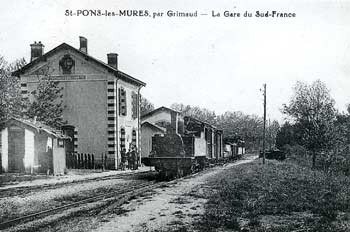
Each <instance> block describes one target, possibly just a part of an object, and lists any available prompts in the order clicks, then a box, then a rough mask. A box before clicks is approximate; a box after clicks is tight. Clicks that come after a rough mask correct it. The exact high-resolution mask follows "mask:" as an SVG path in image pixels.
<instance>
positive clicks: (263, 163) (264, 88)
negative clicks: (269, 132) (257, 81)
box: [263, 84, 266, 164]
mask: <svg viewBox="0 0 350 232" xmlns="http://www.w3.org/2000/svg"><path fill="white" fill-rule="evenodd" d="M263 94H264V131H263V164H265V131H266V84H264V93H263Z"/></svg>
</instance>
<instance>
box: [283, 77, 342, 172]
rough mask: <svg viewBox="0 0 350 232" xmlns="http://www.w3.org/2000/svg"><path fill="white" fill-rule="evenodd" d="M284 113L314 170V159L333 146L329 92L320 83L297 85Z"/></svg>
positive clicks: (332, 110)
mask: <svg viewBox="0 0 350 232" xmlns="http://www.w3.org/2000/svg"><path fill="white" fill-rule="evenodd" d="M283 113H285V114H287V115H288V116H290V117H291V118H292V119H293V120H294V122H295V124H296V126H297V128H298V130H299V132H300V135H301V143H302V145H303V146H304V147H305V148H307V149H308V150H309V151H310V152H311V154H312V164H313V166H315V162H316V155H317V154H318V153H319V152H321V151H327V150H328V149H330V148H331V147H332V146H333V145H334V122H335V119H336V110H335V108H334V100H333V99H332V98H331V96H330V91H329V90H328V89H327V87H326V85H325V84H324V83H322V82H321V81H320V80H316V81H315V82H313V83H312V84H311V85H308V84H306V83H303V82H297V84H296V85H295V88H294V96H293V97H292V99H291V100H290V102H289V104H288V105H283Z"/></svg>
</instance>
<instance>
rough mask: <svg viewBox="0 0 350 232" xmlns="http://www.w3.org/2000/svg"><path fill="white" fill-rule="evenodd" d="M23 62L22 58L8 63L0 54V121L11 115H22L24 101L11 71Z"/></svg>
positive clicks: (23, 63) (17, 81) (24, 62)
mask: <svg viewBox="0 0 350 232" xmlns="http://www.w3.org/2000/svg"><path fill="white" fill-rule="evenodd" d="M25 64H26V61H25V60H24V58H22V59H19V60H16V61H15V62H13V63H8V62H7V61H6V60H5V59H4V58H3V57H2V56H0V122H1V121H4V120H6V119H8V118H9V117H12V116H15V117H19V116H22V113H23V108H24V107H25V102H24V100H23V99H22V96H21V93H20V83H19V79H18V78H17V77H14V76H11V73H12V72H13V71H15V70H17V69H19V68H21V67H23V66H24V65H25Z"/></svg>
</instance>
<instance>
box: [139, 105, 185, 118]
mask: <svg viewBox="0 0 350 232" xmlns="http://www.w3.org/2000/svg"><path fill="white" fill-rule="evenodd" d="M159 111H168V112H176V113H178V114H181V112H180V111H177V110H174V109H170V108H168V107H165V106H161V107H159V108H157V109H155V110H152V111H151V112H148V113H147V114H144V115H142V116H141V119H143V118H146V117H149V116H151V115H153V114H155V113H158V112H159Z"/></svg>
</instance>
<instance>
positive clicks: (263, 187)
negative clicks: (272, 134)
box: [198, 161, 350, 232]
mask: <svg viewBox="0 0 350 232" xmlns="http://www.w3.org/2000/svg"><path fill="white" fill-rule="evenodd" d="M208 185H209V186H210V189H211V191H208V190H207V193H206V195H207V196H208V198H209V200H208V202H207V204H206V206H205V214H204V216H203V217H202V219H201V221H200V222H199V223H198V227H199V228H200V231H215V230H219V231H220V230H222V229H223V230H230V231H315V232H316V231H349V230H350V220H349V217H350V178H348V177H345V176H335V175H333V176H330V175H326V174H324V173H322V172H320V171H313V170H311V169H309V168H306V167H301V166H298V165H296V164H291V163H283V162H278V161H267V163H266V165H262V164H261V163H260V161H254V162H252V163H248V164H243V165H240V166H237V167H235V168H233V169H229V170H226V171H225V172H223V173H221V174H220V175H217V176H215V177H213V178H212V179H211V180H209V182H208Z"/></svg>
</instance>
